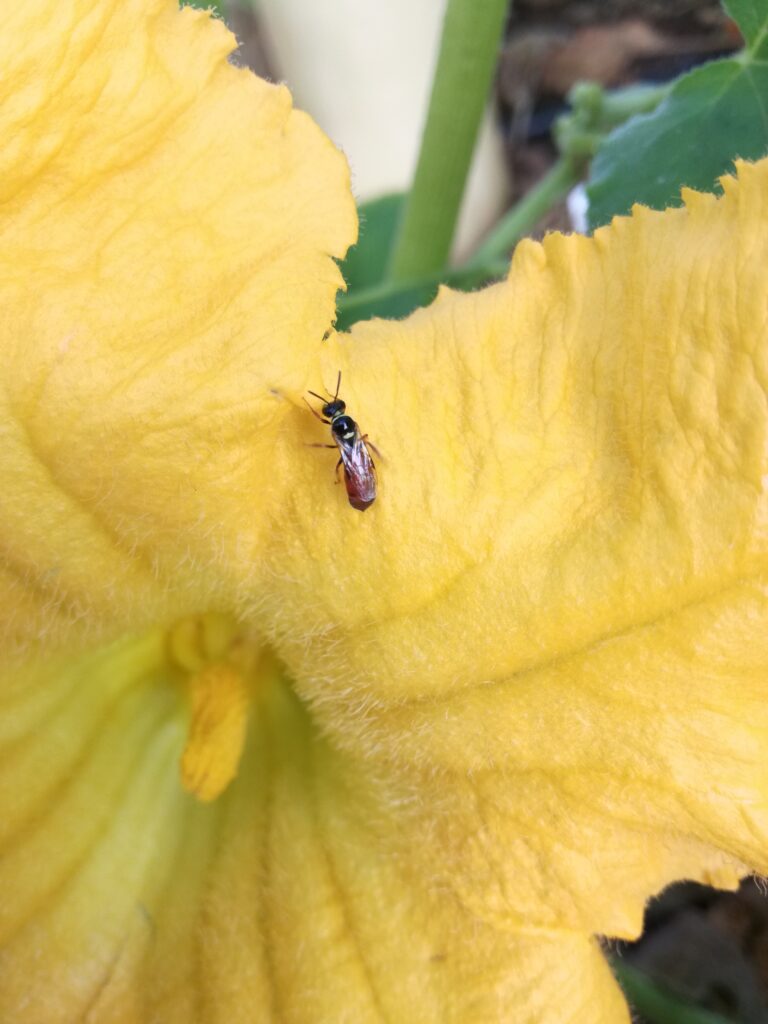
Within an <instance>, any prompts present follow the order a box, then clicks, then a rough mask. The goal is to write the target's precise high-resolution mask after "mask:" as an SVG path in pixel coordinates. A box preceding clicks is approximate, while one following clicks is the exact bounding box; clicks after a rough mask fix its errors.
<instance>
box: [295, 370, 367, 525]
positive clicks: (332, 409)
mask: <svg viewBox="0 0 768 1024" xmlns="http://www.w3.org/2000/svg"><path fill="white" fill-rule="evenodd" d="M340 387H341V371H339V377H338V380H337V381H336V394H335V395H334V396H333V398H332V399H331V401H330V402H328V401H326V400H325V399H324V398H323V397H322V395H318V394H316V393H315V392H314V391H310V392H309V393H310V395H313V396H314V397H315V398H319V399H320V401H321V402H322V403H323V407H322V416H321V415H320V414H319V413H317V412H316V411H315V410H314V409H313V408H312V406H311V405H309V402H307V405H308V406H309V409H310V411H311V412H312V415H313V416H317V418H318V419H319V420H321V421H322V422H323V423H327V424H329V426H330V428H331V436H332V437H333V440H334V442H335V443H334V444H329V445H316V446H314V447H318V448H338V450H339V461H338V462H337V463H336V477H337V479H338V473H339V467H340V466H343V467H344V485H345V486H346V488H347V497H348V498H349V504H350V505H351V506H352V508H356V509H359V511H360V512H364V511H365V510H366V509H367V508H368V507H369V506H370V505H372V504H373V502H374V500H375V499H376V467H375V466H374V464H373V459H372V458H371V453H370V452H369V451H368V449H369V447H370V448H373V450H374V451H376V449H375V448H374V447H373V445H372V444H371V443H370V441H368V435H367V434H361V433H360V428H359V427H358V425H357V423H356V422H355V421H354V420H353V419H352V417H351V416H347V406H346V403H345V402H343V401H342V400H341V399H340V398H339V388H340Z"/></svg>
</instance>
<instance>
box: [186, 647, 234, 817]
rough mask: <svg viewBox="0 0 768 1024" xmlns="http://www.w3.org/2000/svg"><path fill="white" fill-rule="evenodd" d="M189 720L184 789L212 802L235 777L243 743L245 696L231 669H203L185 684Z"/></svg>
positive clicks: (227, 666)
mask: <svg viewBox="0 0 768 1024" xmlns="http://www.w3.org/2000/svg"><path fill="white" fill-rule="evenodd" d="M189 689H190V697H191V701H192V720H191V722H190V725H189V734H188V736H187V745H186V747H185V748H184V753H183V754H182V757H181V781H182V784H183V786H184V788H185V789H186V790H187V791H188V792H189V793H192V794H193V795H194V796H196V797H197V798H198V800H202V801H204V802H207V801H210V800H215V799H216V797H217V796H219V794H220V793H223V791H224V790H225V789H226V788H227V786H228V785H229V783H230V782H231V781H232V779H234V777H235V775H236V774H237V769H238V766H239V764H240V757H241V756H242V753H243V745H244V743H245V732H246V726H247V719H248V691H247V688H246V684H245V680H244V678H243V676H242V674H241V673H240V672H239V671H238V670H237V669H236V668H235V667H234V666H233V665H231V664H227V663H226V662H220V663H218V664H214V665H208V666H207V667H206V668H203V669H202V671H200V672H198V673H197V675H195V676H193V677H192V678H191V679H190V682H189Z"/></svg>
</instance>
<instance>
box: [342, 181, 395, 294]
mask: <svg viewBox="0 0 768 1024" xmlns="http://www.w3.org/2000/svg"><path fill="white" fill-rule="evenodd" d="M404 201H405V194H404V193H402V192H397V193H393V194H391V195H387V196H381V197H380V198H378V199H371V200H369V201H368V202H367V203H362V204H361V205H360V207H359V208H358V215H359V218H360V237H359V238H358V241H357V244H356V245H353V246H352V248H351V249H350V250H349V252H348V253H347V257H346V259H345V260H344V262H343V263H342V264H341V271H342V273H343V274H344V280H345V281H346V282H347V288H348V289H349V291H350V292H353V291H355V290H357V289H360V288H371V287H373V286H374V285H377V284H378V283H379V282H380V281H382V280H383V279H384V276H385V274H386V271H387V266H388V264H389V254H390V251H391V249H392V240H393V238H394V236H395V231H396V229H397V224H398V220H399V218H400V213H401V211H402V208H403V202H404Z"/></svg>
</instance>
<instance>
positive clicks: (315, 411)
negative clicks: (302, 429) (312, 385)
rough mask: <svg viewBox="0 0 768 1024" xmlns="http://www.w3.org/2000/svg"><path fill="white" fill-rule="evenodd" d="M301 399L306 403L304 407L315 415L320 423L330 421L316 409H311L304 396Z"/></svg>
mask: <svg viewBox="0 0 768 1024" xmlns="http://www.w3.org/2000/svg"><path fill="white" fill-rule="evenodd" d="M311 394H312V392H311V391H310V395H311ZM315 397H318V396H315ZM303 401H304V405H306V407H307V408H308V409H309V411H310V412H311V413H312V415H313V416H314V417H315V419H317V420H320V422H321V423H330V422H331V421H330V420H327V419H325V417H324V416H321V415H320V413H319V412H318V411H317V409H313V408H312V406H311V405H310V404H309V402H308V401H307V400H306V398H304V399H303Z"/></svg>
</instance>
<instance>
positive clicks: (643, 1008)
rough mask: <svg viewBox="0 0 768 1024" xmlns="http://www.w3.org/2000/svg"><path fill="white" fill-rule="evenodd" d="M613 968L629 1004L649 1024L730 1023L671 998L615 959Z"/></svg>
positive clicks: (674, 997)
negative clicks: (649, 1023)
mask: <svg viewBox="0 0 768 1024" xmlns="http://www.w3.org/2000/svg"><path fill="white" fill-rule="evenodd" d="M612 967H613V972H614V974H615V975H616V977H617V978H618V980H619V982H620V984H621V987H622V989H623V990H624V994H625V995H626V997H627V999H628V1000H629V1002H630V1003H631V1004H632V1006H633V1007H634V1008H635V1009H636V1010H637V1011H638V1012H639V1013H641V1014H642V1015H643V1017H646V1018H647V1019H648V1020H649V1021H650V1022H651V1024H729V1022H728V1020H727V1019H726V1018H725V1017H721V1016H719V1015H718V1014H715V1013H711V1012H710V1011H709V1010H703V1009H701V1008H700V1007H697V1006H692V1005H691V1004H690V1003H686V1002H684V1001H683V1000H682V999H679V998H678V997H677V996H674V995H671V994H670V993H669V992H668V991H666V990H665V989H663V988H660V987H659V986H658V985H655V984H654V982H653V981H651V979H650V978H649V977H648V976H647V975H646V974H645V973H644V972H643V971H638V970H637V968H635V967H630V966H629V965H628V964H624V963H621V962H620V961H618V960H614V961H613V962H612Z"/></svg>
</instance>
